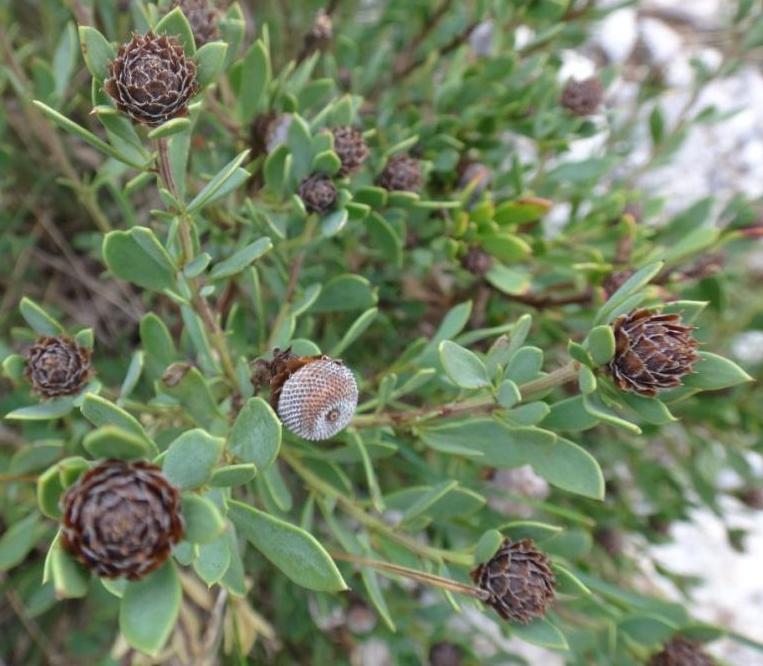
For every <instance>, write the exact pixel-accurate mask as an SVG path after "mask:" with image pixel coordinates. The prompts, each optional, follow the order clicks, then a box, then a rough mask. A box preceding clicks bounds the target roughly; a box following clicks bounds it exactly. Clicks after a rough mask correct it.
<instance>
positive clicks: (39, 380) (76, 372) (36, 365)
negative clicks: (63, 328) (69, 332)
mask: <svg viewBox="0 0 763 666" xmlns="http://www.w3.org/2000/svg"><path fill="white" fill-rule="evenodd" d="M91 372H92V371H91V367H90V350H89V349H86V348H85V347H80V346H79V345H78V344H77V343H76V342H74V340H72V339H71V338H67V337H64V336H58V337H43V338H40V339H39V340H37V342H36V343H35V344H34V345H32V346H31V347H30V348H29V349H28V350H27V352H26V377H27V379H28V380H29V381H30V382H31V383H32V389H33V390H34V392H35V393H37V394H39V395H41V396H43V397H44V398H55V397H57V396H62V395H75V394H76V393H79V392H80V391H81V390H82V388H83V387H84V386H85V384H86V383H87V381H88V379H90V375H91Z"/></svg>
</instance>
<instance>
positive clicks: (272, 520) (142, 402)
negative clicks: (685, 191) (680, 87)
mask: <svg viewBox="0 0 763 666" xmlns="http://www.w3.org/2000/svg"><path fill="white" fill-rule="evenodd" d="M266 4H267V5H269V7H268V8H266V7H264V6H261V5H266ZM93 5H94V7H95V11H93V10H92V9H91V5H90V3H79V2H74V3H66V6H67V7H69V6H71V7H73V8H74V10H75V17H74V18H75V19H76V21H78V22H79V26H78V27H77V25H76V24H75V21H74V19H73V18H72V17H71V16H70V15H69V14H68V12H67V11H65V10H64V8H63V7H62V6H61V4H60V3H57V2H53V1H52V0H44V1H43V2H39V3H30V4H28V5H24V6H23V7H22V6H21V5H19V6H17V7H13V6H11V7H10V8H9V7H4V8H2V9H0V12H2V18H3V25H4V26H6V27H4V28H2V29H0V39H1V40H2V41H1V42H0V47H2V49H3V52H4V56H5V58H6V66H5V67H4V68H3V70H2V73H0V86H1V87H0V89H2V90H3V95H4V102H5V101H6V100H7V101H8V104H7V105H6V106H5V108H4V109H3V110H2V111H0V114H1V116H2V119H3V120H4V123H1V124H0V132H3V133H4V134H3V141H2V145H1V146H0V151H1V152H0V159H1V160H2V163H3V166H4V167H6V168H9V169H10V168H12V169H13V170H12V171H9V172H8V173H7V174H6V175H5V180H6V184H7V185H8V186H9V187H8V194H7V202H8V205H7V206H6V208H5V209H4V210H3V211H2V212H0V215H2V223H3V224H4V225H5V226H6V228H7V234H6V235H5V237H4V238H3V239H2V240H1V241H0V252H1V253H2V256H3V257H4V259H5V264H6V266H15V268H14V269H13V270H12V271H10V273H9V276H8V279H5V280H4V288H5V295H4V298H3V301H2V307H1V308H0V315H1V316H2V322H1V326H0V356H1V357H2V358H3V359H4V360H3V363H2V367H3V375H4V380H3V381H4V382H5V383H4V385H3V386H4V391H3V396H2V400H1V401H0V411H2V413H4V416H5V425H4V426H2V430H0V436H1V437H2V440H3V444H4V446H3V448H2V449H1V450H0V451H2V453H1V454H0V466H1V467H2V475H1V476H0V479H2V481H3V492H2V495H1V496H0V497H2V500H1V503H0V515H1V516H2V521H3V524H4V526H5V531H4V534H3V536H2V538H0V570H1V571H3V572H5V573H4V578H3V579H2V580H3V586H4V591H5V593H6V596H7V599H8V602H9V608H10V612H9V613H3V615H2V616H0V623H2V627H3V632H2V637H1V638H0V654H2V655H3V658H4V659H6V660H8V661H9V662H11V663H25V664H34V663H43V662H46V661H48V662H51V663H53V662H56V660H58V661H61V660H65V659H66V660H71V661H74V662H79V663H83V662H87V663H96V662H97V663H114V662H113V661H106V655H107V654H109V653H110V654H111V657H112V659H123V658H124V659H125V660H126V663H146V662H145V661H141V660H143V659H145V658H146V657H141V656H140V654H141V653H142V654H143V655H148V656H149V657H150V658H151V659H153V660H156V661H159V662H164V661H167V662H172V663H199V664H200V663H212V662H214V661H215V660H216V659H220V660H221V663H244V662H245V661H246V660H247V659H248V658H251V659H253V660H254V661H255V662H256V663H279V664H290V663H300V664H326V663H348V662H349V661H350V660H351V659H352V660H353V663H371V661H370V659H371V658H370V657H368V656H366V657H363V656H362V655H363V654H366V653H364V652H358V649H357V647H356V646H357V645H358V644H361V643H362V645H365V646H366V647H369V646H373V645H382V646H383V647H384V648H385V649H386V650H388V651H389V653H390V654H391V655H392V656H391V657H390V658H391V659H393V660H394V661H395V663H400V664H414V663H426V662H427V661H430V662H431V663H432V664H443V663H497V662H488V661H483V660H482V658H481V657H478V656H477V653H475V649H476V648H475V644H474V642H473V641H472V638H473V635H472V634H473V633H474V631H475V630H474V629H470V628H467V627H468V625H466V624H464V623H463V622H459V612H460V611H463V610H469V609H472V610H473V609H476V610H477V611H479V612H480V613H482V614H483V615H482V616H479V617H482V618H483V619H482V620H480V623H482V624H481V625H480V626H481V627H482V629H478V630H477V631H483V630H484V627H485V626H487V625H486V623H490V622H494V623H497V626H499V627H500V632H501V634H502V635H503V636H505V637H516V638H518V639H520V640H522V641H527V642H529V643H534V644H537V645H541V646H544V647H546V648H550V649H553V650H556V651H558V652H559V653H560V654H562V655H563V656H564V658H565V659H566V660H567V663H570V664H636V663H646V662H647V661H649V660H650V659H651V660H652V661H651V662H650V663H668V662H670V663H678V662H677V661H675V660H676V659H678V660H679V661H680V659H681V657H680V656H679V657H676V656H675V655H678V654H679V653H681V654H683V653H682V652H681V651H682V650H683V651H684V652H685V653H687V654H688V653H691V654H692V655H693V657H692V658H693V659H695V660H696V661H697V663H706V662H705V660H709V657H706V656H705V655H704V654H703V652H702V649H703V648H702V646H701V645H700V643H702V642H707V641H709V640H713V639H715V638H717V637H719V636H721V635H722V634H724V633H725V629H724V628H723V627H716V626H712V625H709V624H706V623H702V622H699V621H698V620H697V619H696V618H694V617H693V616H692V612H691V608H688V607H686V606H685V605H684V604H681V603H676V601H675V600H668V599H665V598H663V597H662V596H660V595H659V594H658V593H657V592H655V591H654V588H649V587H648V586H646V585H644V582H643V576H642V575H641V571H642V568H643V567H642V563H643V561H644V558H647V559H648V557H649V551H648V550H647V549H646V548H645V547H644V546H645V544H647V543H648V542H661V541H664V540H665V538H666V536H665V531H666V530H665V528H666V526H667V525H669V524H670V522H671V521H676V520H680V519H683V518H686V517H687V515H688V512H689V511H690V509H692V508H693V507H695V506H697V505H705V506H707V507H710V508H711V509H713V510H714V511H719V498H720V496H721V493H722V490H721V487H720V485H719V480H718V476H719V473H720V471H721V470H723V469H728V468H732V469H734V470H735V471H736V473H737V475H738V476H739V478H740V479H741V481H740V483H741V486H740V488H739V490H740V492H741V493H747V494H748V495H749V493H750V492H752V491H753V490H754V486H755V484H756V483H757V481H756V478H755V475H754V471H753V469H754V468H753V466H752V464H751V463H750V459H749V457H748V454H749V453H750V452H752V451H755V450H757V451H760V441H761V440H760V430H761V429H760V425H761V417H760V409H759V407H760V401H759V398H760V393H759V391H758V389H757V388H756V387H754V386H753V387H752V388H751V386H750V385H749V384H748V383H747V382H749V381H750V380H751V379H752V378H751V376H750V375H749V374H748V373H747V372H746V371H745V370H743V369H742V368H740V367H739V366H737V365H736V364H735V363H733V362H732V361H730V360H728V359H726V358H725V357H724V356H723V353H724V352H725V351H727V350H728V348H729V345H730V341H731V339H732V337H733V336H735V335H736V334H737V333H738V332H741V331H745V330H747V329H754V328H755V327H756V326H757V327H758V328H760V324H761V319H760V315H759V314H757V313H756V312H755V310H754V308H755V307H757V303H758V300H759V299H758V297H757V295H756V292H755V291H754V282H753V281H752V279H751V278H750V276H749V275H746V274H745V272H744V264H743V258H744V256H745V254H746V253H747V252H748V251H749V244H750V239H752V238H755V237H756V236H758V235H759V233H758V231H759V229H758V228H757V227H756V226H755V219H756V218H755V207H754V203H753V202H747V201H746V200H745V199H744V198H743V197H742V196H737V197H735V198H733V199H732V200H730V201H727V202H725V203H724V205H723V206H721V205H719V204H715V203H714V202H713V201H712V199H711V198H704V199H701V200H699V201H698V202H687V204H690V205H689V206H688V207H686V208H684V209H683V210H682V211H680V212H678V213H677V214H676V213H675V212H672V213H671V212H670V211H675V209H676V207H675V205H673V202H665V201H664V200H661V199H660V198H659V197H655V196H653V195H652V194H651V193H650V192H649V191H645V190H643V189H641V188H640V187H639V186H637V184H636V183H637V182H638V180H637V177H636V176H637V174H638V173H640V172H644V171H648V170H649V169H651V168H653V167H656V166H657V165H659V164H660V163H664V162H665V161H667V160H669V158H670V156H671V155H672V154H673V153H674V152H675V151H676V150H677V149H678V148H679V147H680V145H681V142H682V141H683V140H684V138H685V137H686V135H687V131H688V130H689V129H690V128H691V126H692V125H693V124H694V123H698V122H705V123H707V122H713V121H720V120H722V119H723V118H722V116H720V115H719V114H715V113H714V112H713V110H712V109H705V110H697V109H696V108H695V105H694V103H693V102H695V101H696V99H697V98H698V96H699V93H700V92H701V91H702V89H703V86H705V85H706V84H707V82H708V81H710V80H712V79H715V78H719V77H723V76H725V75H727V74H728V73H730V72H732V71H733V70H734V68H735V67H737V66H739V63H740V58H742V57H743V56H744V53H745V49H747V50H749V49H753V48H756V47H757V46H759V45H760V43H761V41H762V40H761V39H760V33H761V20H760V18H759V17H756V16H754V12H753V11H752V5H753V3H750V2H746V1H745V0H740V1H739V3H738V8H737V12H736V15H735V16H733V17H732V20H730V22H729V25H728V28H727V31H728V32H727V34H728V35H730V36H732V37H733V38H734V39H735V40H736V42H737V43H738V44H739V48H738V49H737V50H736V51H735V52H734V53H733V54H731V55H730V56H729V58H728V59H727V60H725V61H724V62H723V63H721V64H720V65H719V66H718V67H717V68H716V69H710V68H709V67H708V66H707V65H706V64H703V63H701V62H697V63H696V68H695V72H694V76H695V83H694V88H695V95H694V96H693V97H692V99H691V102H692V103H690V104H688V105H687V106H686V108H685V109H684V111H683V113H682V115H681V116H680V117H679V118H677V119H674V120H671V121H668V120H666V119H665V118H664V117H663V114H662V112H661V106H660V103H661V99H662V97H661V96H662V95H663V94H664V93H666V92H668V91H667V89H666V87H665V86H664V85H663V84H661V83H660V81H659V79H658V78H656V77H645V78H644V79H643V81H642V85H641V86H640V90H639V98H638V100H637V103H636V108H635V109H634V110H633V112H630V111H629V109H627V108H624V107H621V105H620V104H619V103H613V102H612V101H611V100H608V99H607V97H608V90H609V88H610V87H611V86H612V83H613V80H614V79H615V77H616V75H617V71H616V68H614V67H603V68H602V69H601V70H600V71H599V72H598V73H597V74H596V75H595V76H594V77H589V78H586V79H581V80H576V79H572V80H569V81H566V80H563V79H562V78H561V77H560V70H561V66H562V57H561V54H562V53H564V52H565V49H575V48H578V47H581V45H583V44H584V43H585V40H586V39H587V37H588V36H589V35H590V34H591V33H592V30H593V29H594V28H595V27H596V26H597V25H598V21H599V20H601V19H602V18H604V17H605V16H606V15H607V13H608V12H609V11H611V10H610V9H607V8H603V7H599V6H598V3H594V2H590V1H585V0H584V1H580V0H579V1H577V2H575V1H574V0H514V1H513V2H475V3H452V2H448V1H447V0H445V1H443V2H441V3H438V4H437V6H436V7H433V6H432V5H433V3H428V2H411V1H410V0H391V1H390V2H387V3H381V2H379V3H365V2H355V0H343V1H342V2H331V3H329V4H328V6H326V7H323V8H321V7H320V6H319V5H317V4H316V3H288V4H287V3H286V2H280V3H256V9H255V11H254V17H252V16H249V15H248V14H247V13H245V11H244V10H243V8H242V7H241V6H240V5H239V4H238V3H233V4H230V5H229V6H227V7H225V8H222V7H220V8H216V7H213V6H208V5H207V3H205V2H200V1H199V2H184V1H180V2H178V1H177V0H176V1H175V2H171V3H170V2H167V1H160V2H159V3H158V4H152V3H149V2H145V1H143V0H138V1H136V2H131V3H116V2H97V3H93ZM271 5H274V6H271ZM184 11H185V12H187V13H186V14H184V13H183V12H184ZM254 18H256V23H255V21H254ZM40 26H44V28H45V29H44V30H40V29H39V27H40ZM96 26H97V27H96ZM528 32H529V33H530V34H531V35H532V36H531V37H530V38H529V39H523V40H521V41H520V35H521V34H526V33H528ZM295 35H299V37H298V38H295ZM80 49H81V54H82V56H83V57H82V60H83V61H84V65H85V66H86V69H85V68H84V67H82V66H81V63H80V60H81V58H80V53H79V50H80ZM651 74H655V72H651ZM90 80H92V85H91V83H90V82H89V81H90ZM8 128H10V129H11V130H13V134H11V133H10V132H9V131H8ZM597 136H598V137H602V138H603V144H602V145H603V148H602V149H601V150H600V152H599V153H596V154H594V155H592V156H589V157H587V158H584V159H582V160H580V159H576V158H573V157H572V156H571V148H573V147H574V146H575V145H577V144H576V142H578V140H580V139H586V138H590V137H597ZM644 142H647V143H648V151H649V155H648V157H647V158H646V160H645V161H644V162H643V164H641V165H635V166H634V164H633V163H632V162H631V161H630V160H629V159H628V154H629V152H630V151H631V150H632V149H633V147H634V146H636V145H641V144H643V143H644ZM522 146H524V147H525V148H524V149H523V148H522ZM528 146H530V147H531V148H529V149H528V148H527V147H528ZM698 194H700V195H701V194H703V193H698ZM666 203H668V204H670V205H668V206H665V204H666ZM554 220H561V221H562V222H563V225H561V227H560V225H558V224H556V225H555V224H553V221H554ZM721 251H722V253H723V262H724V266H725V270H724V272H718V271H717V268H718V262H719V261H720V260H719V259H718V256H719V254H718V253H719V252H721ZM16 305H18V308H17V309H16ZM750 369H752V368H750ZM625 543H627V544H629V545H628V547H625V546H624V544H625ZM170 551H171V554H170ZM663 573H665V574H666V575H670V573H669V572H663ZM673 579H674V580H675V582H677V583H678V584H679V586H682V587H683V586H684V584H685V583H686V581H682V580H681V579H680V577H678V576H673ZM67 599H73V600H76V602H67V603H64V602H63V600H67ZM472 610H470V614H469V615H468V617H469V618H474V617H475V615H474V613H473V612H472ZM337 618H338V620H337ZM485 631H488V633H487V634H486V635H490V634H489V630H485ZM20 632H23V637H19V636H20ZM27 636H28V638H27ZM742 639H743V638H742ZM743 640H745V642H746V643H747V644H750V645H752V644H754V641H752V640H748V639H743ZM374 641H382V643H374ZM505 645H506V644H505V643H502V642H496V645H495V650H496V651H497V656H496V657H495V658H496V659H499V660H500V659H502V658H503V659H505V658H509V657H511V651H512V650H513V649H514V648H513V647H510V648H506V647H505ZM510 645H517V644H516V643H512V644H510ZM353 655H354V656H353ZM359 655H361V656H359ZM517 658H519V657H517ZM671 659H672V660H673V661H670V660H671ZM99 660H103V661H99ZM173 660H174V662H173ZM364 660H368V661H364ZM666 660H667V661H666ZM681 663H683V662H681ZM708 663H709V661H708Z"/></svg>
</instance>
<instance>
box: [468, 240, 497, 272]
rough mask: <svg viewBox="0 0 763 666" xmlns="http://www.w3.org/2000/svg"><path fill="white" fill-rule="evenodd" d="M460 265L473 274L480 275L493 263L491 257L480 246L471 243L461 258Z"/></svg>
mask: <svg viewBox="0 0 763 666" xmlns="http://www.w3.org/2000/svg"><path fill="white" fill-rule="evenodd" d="M461 265H462V266H463V267H464V268H465V269H466V270H467V271H469V272H470V273H472V274H473V275H476V276H477V277H482V276H484V275H485V274H486V273H487V272H488V271H489V270H490V267H491V266H492V265H493V258H492V257H491V256H490V255H489V254H488V253H487V252H485V250H483V249H482V248H480V247H477V246H476V245H473V246H472V247H470V248H469V250H468V251H467V253H466V254H465V255H464V256H463V257H462V258H461Z"/></svg>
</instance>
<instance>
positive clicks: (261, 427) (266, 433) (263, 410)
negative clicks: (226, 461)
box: [228, 398, 281, 472]
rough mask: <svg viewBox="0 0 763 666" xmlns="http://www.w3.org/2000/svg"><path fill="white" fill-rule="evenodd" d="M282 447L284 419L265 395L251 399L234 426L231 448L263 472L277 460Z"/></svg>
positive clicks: (231, 450) (230, 449)
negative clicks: (282, 423)
mask: <svg viewBox="0 0 763 666" xmlns="http://www.w3.org/2000/svg"><path fill="white" fill-rule="evenodd" d="M280 448H281V420H280V419H279V418H278V416H276V414H275V412H274V411H273V409H272V408H271V407H270V405H269V404H268V403H267V402H265V401H264V400H263V399H262V398H250V399H249V400H248V401H247V403H246V404H245V405H244V407H243V409H242V410H241V411H240V412H239V414H238V416H237V417H236V421H235V423H234V424H233V428H231V432H230V437H229V439H228V450H229V451H230V452H231V454H233V455H234V456H235V457H236V458H237V459H238V460H241V461H243V462H247V463H254V464H255V465H256V466H257V469H258V470H259V471H260V472H263V471H265V470H266V469H267V468H268V467H270V466H271V465H272V464H273V462H275V459H276V458H277V457H278V451H279V450H280Z"/></svg>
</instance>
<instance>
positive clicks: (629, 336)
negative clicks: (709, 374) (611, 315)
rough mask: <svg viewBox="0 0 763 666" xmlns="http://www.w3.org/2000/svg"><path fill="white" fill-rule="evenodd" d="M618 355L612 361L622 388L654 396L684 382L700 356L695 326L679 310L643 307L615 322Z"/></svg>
mask: <svg viewBox="0 0 763 666" xmlns="http://www.w3.org/2000/svg"><path fill="white" fill-rule="evenodd" d="M613 327H614V333H615V356H614V358H613V359H612V360H611V361H610V363H609V369H610V372H611V373H612V377H613V378H614V380H615V383H616V384H617V386H618V387H619V388H621V389H622V390H624V391H635V392H636V393H639V394H641V395H645V396H649V397H654V396H655V395H656V394H657V391H658V390H660V389H669V388H674V387H676V386H680V385H681V378H682V377H683V376H684V375H686V374H688V373H690V372H691V371H692V364H693V363H694V361H696V360H697V353H696V348H697V344H698V343H697V341H696V340H695V339H694V337H693V336H692V334H691V331H692V327H691V326H685V325H683V324H682V323H681V317H680V315H677V314H657V313H654V312H652V311H650V310H647V309H644V308H640V309H638V310H633V311H632V312H630V313H628V314H625V315H622V316H620V317H618V318H617V319H616V320H615V323H614V325H613Z"/></svg>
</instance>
